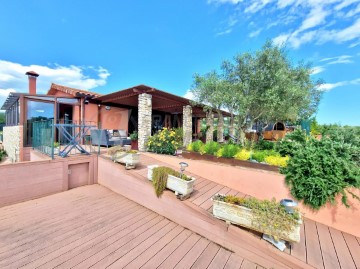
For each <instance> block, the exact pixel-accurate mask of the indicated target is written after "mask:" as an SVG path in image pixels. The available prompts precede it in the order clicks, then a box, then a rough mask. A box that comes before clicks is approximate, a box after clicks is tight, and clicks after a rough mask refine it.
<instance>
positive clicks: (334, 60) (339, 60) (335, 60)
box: [320, 55, 354, 64]
mask: <svg viewBox="0 0 360 269" xmlns="http://www.w3.org/2000/svg"><path fill="white" fill-rule="evenodd" d="M352 58H353V56H350V55H341V56H336V57H330V58H324V59H321V60H320V62H327V63H326V64H348V63H353V62H354V61H353V60H352Z"/></svg>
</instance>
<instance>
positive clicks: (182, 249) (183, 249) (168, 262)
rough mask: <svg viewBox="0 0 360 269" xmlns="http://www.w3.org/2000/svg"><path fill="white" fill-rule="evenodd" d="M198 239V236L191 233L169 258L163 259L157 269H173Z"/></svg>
mask: <svg viewBox="0 0 360 269" xmlns="http://www.w3.org/2000/svg"><path fill="white" fill-rule="evenodd" d="M200 239H201V237H200V235H197V234H194V233H193V234H192V235H191V236H190V237H188V238H187V239H186V240H185V241H184V242H183V243H182V244H181V245H180V246H179V247H178V248H177V249H176V250H175V251H174V252H173V253H172V254H171V255H170V256H169V257H167V258H166V259H165V261H164V262H163V263H162V264H161V265H160V266H159V267H158V269H168V268H174V267H175V266H176V265H177V264H178V263H179V262H180V261H181V259H182V258H183V257H184V256H185V255H186V254H187V253H188V252H189V251H190V250H191V249H192V248H193V246H194V245H195V244H196V243H197V242H198V241H199V240H200Z"/></svg>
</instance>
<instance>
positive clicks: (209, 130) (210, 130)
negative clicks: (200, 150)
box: [206, 111, 214, 143]
mask: <svg viewBox="0 0 360 269" xmlns="http://www.w3.org/2000/svg"><path fill="white" fill-rule="evenodd" d="M213 139H214V113H212V111H209V112H206V143H208V142H211V141H213Z"/></svg>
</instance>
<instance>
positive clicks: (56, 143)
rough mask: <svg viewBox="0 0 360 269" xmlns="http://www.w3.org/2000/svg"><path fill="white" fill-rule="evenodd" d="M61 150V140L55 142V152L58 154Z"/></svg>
mask: <svg viewBox="0 0 360 269" xmlns="http://www.w3.org/2000/svg"><path fill="white" fill-rule="evenodd" d="M59 152H60V143H59V142H54V154H55V155H58V154H59Z"/></svg>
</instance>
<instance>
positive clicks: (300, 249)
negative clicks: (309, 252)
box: [291, 223, 306, 262]
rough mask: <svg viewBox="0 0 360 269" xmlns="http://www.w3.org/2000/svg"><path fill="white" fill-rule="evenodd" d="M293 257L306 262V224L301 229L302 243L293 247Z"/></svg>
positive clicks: (294, 244)
mask: <svg viewBox="0 0 360 269" xmlns="http://www.w3.org/2000/svg"><path fill="white" fill-rule="evenodd" d="M291 255H292V256H294V257H296V258H298V259H299V260H301V261H304V262H306V238H305V223H303V224H302V225H301V227H300V242H299V243H293V244H292V245H291Z"/></svg>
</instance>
